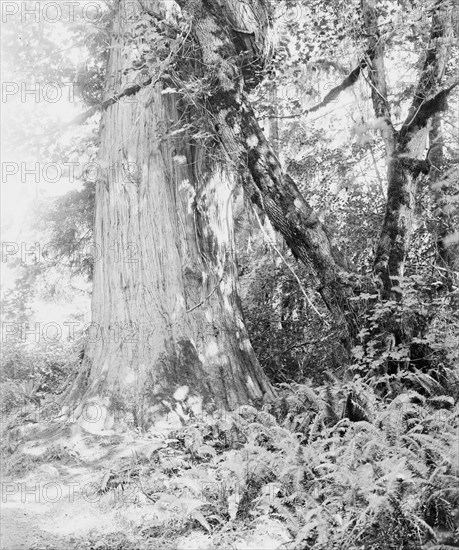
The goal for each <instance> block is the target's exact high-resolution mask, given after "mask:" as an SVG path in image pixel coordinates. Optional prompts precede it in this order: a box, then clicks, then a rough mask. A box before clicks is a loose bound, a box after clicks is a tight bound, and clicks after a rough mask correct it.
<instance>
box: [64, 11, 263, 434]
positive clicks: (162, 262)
mask: <svg viewBox="0 0 459 550" xmlns="http://www.w3.org/2000/svg"><path fill="white" fill-rule="evenodd" d="M128 3H129V2H128V0H126V1H125V2H124V1H121V2H120V5H119V10H120V12H119V13H118V16H117V19H116V20H117V23H116V24H115V27H116V28H115V30H114V37H113V41H112V47H111V55H110V61H109V65H108V72H107V90H106V93H107V98H113V97H118V96H117V94H118V95H119V94H120V92H122V91H123V90H126V89H129V85H130V84H132V78H133V74H134V76H138V74H139V73H138V72H134V73H133V72H132V65H133V61H134V62H135V55H136V52H137V51H139V50H141V49H142V47H143V46H144V42H143V40H144V39H143V38H142V37H137V36H136V31H135V24H136V23H137V20H136V18H135V17H129V16H128V15H127V14H128V12H127V11H126V12H125V13H121V10H123V9H124V7H126V6H127V4H128ZM145 17H147V16H145ZM176 98H177V95H175V94H164V93H162V86H161V84H160V83H159V84H150V85H149V86H145V87H143V88H142V89H140V90H137V93H136V94H133V95H129V96H126V97H124V98H122V99H119V100H118V101H113V102H111V104H109V105H108V106H107V108H106V112H105V113H104V115H103V120H102V132H101V150H100V164H101V167H102V169H101V171H102V177H101V178H100V181H98V183H97V191H96V221H95V243H96V246H97V250H98V251H99V254H100V257H99V258H98V259H97V261H96V262H95V266H94V287H93V298H92V321H93V327H92V328H91V329H90V331H89V335H88V344H87V349H86V358H87V362H86V365H85V368H84V370H83V371H82V372H81V373H80V375H79V378H78V379H77V381H76V383H75V385H74V387H73V389H72V392H71V394H70V396H69V398H68V399H69V400H70V402H73V401H77V400H78V401H81V402H82V403H83V404H84V403H87V402H92V403H97V404H98V405H99V406H100V407H101V411H102V415H101V417H100V418H98V419H97V422H96V421H95V420H94V421H93V422H89V423H88V422H86V421H85V420H84V419H81V422H83V423H84V424H85V425H86V427H88V428H89V429H91V428H92V429H100V428H110V427H111V426H112V425H113V422H114V418H116V414H117V412H118V411H122V412H126V413H132V414H133V415H134V418H135V420H136V423H137V424H139V425H141V426H144V427H146V426H148V425H149V424H151V423H152V422H154V420H155V419H156V418H157V417H159V416H161V415H162V414H164V413H165V412H168V410H169V409H177V410H180V408H181V407H182V408H183V403H182V404H181V405H180V404H179V402H178V401H177V400H176V399H175V398H174V392H176V390H177V389H178V388H180V387H182V391H186V390H184V389H183V386H187V387H188V389H189V395H188V401H187V402H188V404H189V405H190V406H191V404H194V406H195V408H196V410H197V411H200V410H205V408H206V406H208V405H209V406H211V407H222V408H225V409H231V408H234V407H236V406H237V405H239V404H243V403H248V402H255V401H257V400H258V401H261V400H262V398H263V397H270V396H272V390H271V387H270V385H269V383H268V381H267V379H266V377H265V375H264V374H263V372H262V370H261V368H260V366H259V364H258V362H257V359H256V357H255V355H254V352H253V350H252V346H251V344H250V341H249V339H248V335H247V332H246V329H245V326H244V320H243V316H242V311H241V307H240V303H239V298H238V291H237V270H236V265H235V257H234V238H233V237H234V236H233V227H232V208H231V195H232V187H233V186H234V181H233V179H232V178H230V177H229V176H228V175H227V174H225V173H224V171H222V170H221V169H220V168H219V167H218V166H215V165H214V166H209V165H208V163H207V162H206V158H205V155H206V152H205V151H203V150H202V149H201V147H200V146H199V144H197V143H193V141H192V139H191V138H190V139H187V136H186V135H185V137H183V133H179V134H178V135H179V136H181V137H180V138H173V137H171V136H170V135H169V133H170V131H171V130H172V129H177V128H180V126H179V124H180V123H179V121H180V120H181V119H182V120H183V118H184V117H186V112H184V111H183V110H181V105H180V104H179V102H178V101H177V99H176ZM106 105H107V103H106ZM174 125H175V126H174ZM188 137H189V136H188ZM176 397H177V396H176ZM80 411H81V407H80V409H79V410H78V413H79V412H80ZM78 413H77V416H78Z"/></svg>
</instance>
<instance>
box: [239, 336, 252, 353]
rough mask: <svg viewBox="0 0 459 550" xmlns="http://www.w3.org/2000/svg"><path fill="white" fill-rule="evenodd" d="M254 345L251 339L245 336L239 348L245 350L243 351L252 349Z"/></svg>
mask: <svg viewBox="0 0 459 550" xmlns="http://www.w3.org/2000/svg"><path fill="white" fill-rule="evenodd" d="M251 347H252V345H251V343H250V340H249V339H248V338H244V340H242V342H241V343H240V344H239V349H241V350H243V351H247V352H248V351H250V349H251Z"/></svg>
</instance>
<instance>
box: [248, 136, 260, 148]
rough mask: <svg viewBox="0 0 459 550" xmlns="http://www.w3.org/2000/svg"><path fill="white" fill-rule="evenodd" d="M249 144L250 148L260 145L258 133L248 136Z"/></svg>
mask: <svg viewBox="0 0 459 550" xmlns="http://www.w3.org/2000/svg"><path fill="white" fill-rule="evenodd" d="M247 145H248V146H249V147H250V149H254V148H255V147H256V146H257V145H258V138H257V136H256V135H253V136H249V137H248V138H247Z"/></svg>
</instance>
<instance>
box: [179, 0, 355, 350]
mask: <svg viewBox="0 0 459 550" xmlns="http://www.w3.org/2000/svg"><path fill="white" fill-rule="evenodd" d="M177 3H178V4H179V5H180V6H181V7H182V9H184V10H188V11H189V12H190V14H191V16H192V17H193V31H194V36H195V39H196V41H197V43H198V45H199V50H200V53H201V56H202V61H203V64H204V66H205V67H206V75H207V86H208V87H209V90H210V91H211V92H210V93H209V94H208V96H207V97H206V105H208V106H209V107H210V109H211V112H212V116H213V120H214V130H215V133H216V134H217V135H218V137H219V139H220V141H221V144H222V147H223V149H224V150H225V151H226V154H227V156H228V159H230V160H231V162H232V163H233V164H234V165H235V166H236V168H237V170H238V171H239V173H240V174H242V175H243V185H244V190H245V192H246V193H247V195H248V196H249V197H250V199H251V200H252V201H253V202H255V203H256V204H258V205H259V206H260V207H261V208H262V209H263V211H264V212H265V213H266V214H267V216H268V217H269V220H270V221H271V223H272V225H273V227H274V228H275V229H276V230H277V231H279V232H280V233H281V234H282V236H283V237H284V239H285V241H286V243H287V245H288V246H289V247H290V249H291V250H292V252H293V254H294V255H295V256H296V257H297V258H298V259H300V260H301V261H302V262H303V263H304V264H305V265H307V266H308V267H309V268H310V269H311V271H312V272H313V273H314V274H315V276H316V278H317V280H318V281H319V286H318V288H317V291H318V292H319V293H320V295H321V297H322V298H323V300H324V302H325V304H326V306H327V307H328V309H329V310H330V312H331V313H332V314H333V315H334V317H335V319H336V321H337V326H339V327H340V328H341V330H342V334H341V339H342V341H343V343H344V344H345V346H346V347H347V349H350V348H351V346H352V343H353V341H354V338H355V336H356V334H357V332H358V329H359V321H358V318H357V315H356V312H355V302H354V301H353V300H352V298H353V295H354V294H353V290H352V285H351V283H350V276H349V275H350V273H349V266H348V264H347V262H346V259H345V258H344V257H343V255H342V254H341V253H340V252H339V250H338V249H337V248H336V246H335V245H334V243H333V242H332V239H331V237H330V235H329V234H328V232H327V231H326V229H325V227H324V226H323V225H322V223H321V222H320V220H319V218H318V217H317V215H316V214H315V213H314V212H313V210H312V208H311V207H310V205H309V204H308V203H307V201H306V200H305V198H304V197H303V195H302V194H301V193H300V191H299V190H298V188H297V186H296V184H295V182H294V181H293V179H292V178H291V177H290V176H289V175H288V174H286V173H285V172H284V170H283V169H282V166H281V164H280V162H279V159H278V158H277V156H276V154H275V153H274V151H273V148H272V146H271V144H270V143H269V142H268V140H267V139H266V137H265V135H264V133H263V131H262V129H261V128H260V125H259V123H258V121H257V119H256V116H255V113H254V111H253V108H252V106H251V104H250V101H249V99H248V93H249V92H250V90H251V89H252V88H253V87H254V86H255V85H256V84H257V83H258V82H259V81H260V78H261V76H260V75H262V74H263V67H264V65H265V63H266V50H267V49H268V44H267V42H268V39H267V36H268V27H269V22H268V21H269V14H268V6H267V4H266V3H265V2H264V0H255V1H254V2H252V3H250V4H248V3H245V2H241V0H218V1H217V2H211V1H210V0H199V1H198V2H189V0H177ZM241 58H242V59H244V61H245V63H242V64H240V63H238V59H241Z"/></svg>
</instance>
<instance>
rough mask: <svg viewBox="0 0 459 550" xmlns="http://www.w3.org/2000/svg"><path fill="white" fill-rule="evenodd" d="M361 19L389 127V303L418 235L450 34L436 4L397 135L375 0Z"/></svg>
mask: <svg viewBox="0 0 459 550" xmlns="http://www.w3.org/2000/svg"><path fill="white" fill-rule="evenodd" d="M362 14H363V21H364V31H365V34H366V35H367V36H368V50H367V51H368V52H369V55H368V59H367V66H368V68H369V77H370V83H371V87H372V100H373V108H374V111H375V115H376V117H378V118H379V119H380V120H382V121H383V123H384V128H383V129H382V132H381V135H382V137H383V140H384V144H385V148H386V159H387V183H388V187H387V202H386V212H385V217H384V222H383V226H382V229H381V234H380V238H379V241H378V245H377V250H376V256H375V262H374V273H375V275H376V276H377V277H378V278H379V279H380V281H381V292H382V296H383V297H384V298H390V297H393V295H392V288H393V286H398V282H397V281H396V280H394V279H396V278H402V277H403V275H404V267H405V261H406V258H407V255H408V251H409V248H410V242H411V236H412V231H413V217H414V210H415V208H414V207H415V205H414V199H415V195H416V186H417V180H418V177H419V175H420V174H421V173H422V172H423V173H427V171H428V163H427V162H426V160H425V152H426V146H427V141H428V127H427V125H428V121H429V118H430V117H431V116H432V115H433V114H434V112H435V109H436V108H437V106H434V105H432V106H430V107H429V108H426V107H427V105H428V104H429V100H430V99H431V97H432V96H433V94H434V93H435V92H437V91H438V87H439V84H440V80H441V75H439V74H438V70H437V66H438V63H439V57H440V55H441V53H440V52H441V49H442V48H441V44H439V40H441V39H442V38H443V37H444V35H445V26H444V25H443V24H441V22H440V18H441V17H442V7H441V4H440V3H437V5H436V6H435V8H434V13H433V16H432V29H431V35H430V44H429V47H428V50H427V54H426V58H425V60H424V65H423V68H422V71H421V74H420V77H419V81H418V84H417V86H416V90H415V93H414V95H413V99H412V103H411V107H410V109H409V113H408V116H407V118H406V120H405V123H404V124H403V126H402V128H401V129H400V130H399V131H398V132H397V131H396V130H395V128H394V126H393V122H392V117H391V112H390V106H389V101H388V90H387V84H386V72H385V66H384V38H383V37H382V36H381V34H380V31H379V25H378V16H377V12H376V8H375V5H374V3H373V2H372V1H367V0H363V2H362ZM439 108H441V106H439Z"/></svg>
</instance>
